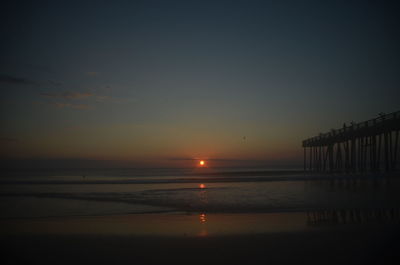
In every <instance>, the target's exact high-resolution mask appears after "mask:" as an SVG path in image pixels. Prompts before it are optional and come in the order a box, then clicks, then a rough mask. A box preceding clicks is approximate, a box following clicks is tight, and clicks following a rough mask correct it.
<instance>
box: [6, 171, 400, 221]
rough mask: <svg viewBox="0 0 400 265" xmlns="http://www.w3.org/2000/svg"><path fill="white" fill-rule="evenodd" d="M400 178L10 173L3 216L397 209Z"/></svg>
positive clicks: (212, 173)
mask: <svg viewBox="0 0 400 265" xmlns="http://www.w3.org/2000/svg"><path fill="white" fill-rule="evenodd" d="M399 187H400V178H395V177H387V176H378V175H349V176H346V175H318V174H310V173H304V172H302V171H301V170H299V169H296V168H283V169H282V168H281V169H276V168H275V169H268V168H250V169H249V168H219V169H198V168H196V169H52V170H49V169H47V170H43V169H40V170H39V169H35V170H19V171H9V172H7V171H5V172H3V177H2V178H1V179H0V196H1V200H0V210H1V213H2V214H1V216H0V218H1V219H18V218H19V219H20V218H46V217H72V216H106V215H126V214H151V213H165V214H169V213H179V214H182V213H183V214H202V213H204V214H205V213H207V214H209V213H211V214H219V213H224V214H239V213H241V214H245V213H284V212H303V213H308V214H310V213H313V212H318V211H353V210H356V211H363V212H368V211H381V210H383V211H389V212H390V211H392V212H396V211H398V209H399V208H400V193H399V192H398V191H399Z"/></svg>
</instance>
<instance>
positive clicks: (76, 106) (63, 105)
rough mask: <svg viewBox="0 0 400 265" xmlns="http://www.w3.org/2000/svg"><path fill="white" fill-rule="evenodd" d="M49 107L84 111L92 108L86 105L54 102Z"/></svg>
mask: <svg viewBox="0 0 400 265" xmlns="http://www.w3.org/2000/svg"><path fill="white" fill-rule="evenodd" d="M51 105H53V106H55V107H57V108H60V109H63V108H71V109H80V110H86V109H91V108H92V107H91V106H89V105H87V104H72V103H60V102H55V103H51Z"/></svg>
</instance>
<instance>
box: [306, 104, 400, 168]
mask: <svg viewBox="0 0 400 265" xmlns="http://www.w3.org/2000/svg"><path fill="white" fill-rule="evenodd" d="M399 130H400V111H397V112H393V113H390V114H379V117H377V118H374V119H371V120H367V121H364V122H360V123H357V124H356V123H353V122H352V123H351V124H350V126H347V125H346V124H343V127H342V128H340V129H337V130H335V129H332V130H331V131H330V132H328V133H321V134H319V135H318V136H315V137H312V138H309V139H306V140H304V141H303V148H304V171H315V172H331V173H335V172H337V173H366V172H394V171H396V170H397V166H398V165H397V164H398V152H399V151H398V149H399Z"/></svg>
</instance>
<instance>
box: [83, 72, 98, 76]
mask: <svg viewBox="0 0 400 265" xmlns="http://www.w3.org/2000/svg"><path fill="white" fill-rule="evenodd" d="M86 75H88V76H97V75H99V73H98V72H86Z"/></svg>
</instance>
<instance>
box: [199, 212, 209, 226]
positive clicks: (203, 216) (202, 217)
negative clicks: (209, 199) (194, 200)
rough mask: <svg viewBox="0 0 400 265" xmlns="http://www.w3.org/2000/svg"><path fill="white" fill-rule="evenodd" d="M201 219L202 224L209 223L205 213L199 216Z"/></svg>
mask: <svg viewBox="0 0 400 265" xmlns="http://www.w3.org/2000/svg"><path fill="white" fill-rule="evenodd" d="M199 219H200V223H202V224H204V223H206V222H207V217H206V214H205V213H201V214H200V215H199Z"/></svg>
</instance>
